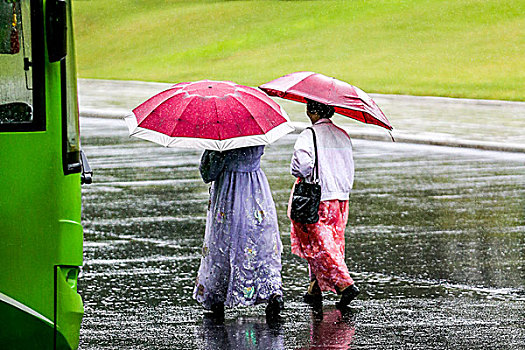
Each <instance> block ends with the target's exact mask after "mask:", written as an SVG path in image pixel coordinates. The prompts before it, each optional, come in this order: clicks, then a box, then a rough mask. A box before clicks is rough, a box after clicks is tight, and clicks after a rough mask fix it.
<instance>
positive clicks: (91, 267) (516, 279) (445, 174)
mask: <svg viewBox="0 0 525 350" xmlns="http://www.w3.org/2000/svg"><path fill="white" fill-rule="evenodd" d="M81 128H82V132H83V139H82V144H83V148H84V150H85V152H86V154H87V156H88V157H89V160H90V163H91V165H92V167H93V169H94V171H95V176H94V183H93V185H90V186H85V187H84V188H83V224H84V228H85V234H84V236H85V244H84V267H83V272H82V276H81V280H80V282H79V289H80V293H81V295H82V296H83V300H84V303H85V309H86V311H85V317H84V320H83V323H82V329H81V339H80V342H81V348H82V349H125V348H129V349H210V348H214V347H212V346H211V345H209V344H213V343H214V342H216V344H217V345H216V347H215V348H218V349H220V348H221V347H220V346H222V345H221V344H229V345H228V346H230V348H232V349H235V348H239V349H243V347H242V346H251V347H246V348H247V349H267V348H270V349H308V348H335V349H338V347H329V346H341V347H339V348H340V349H345V348H349V347H350V348H367V349H373V348H377V349H398V348H403V347H405V348H427V349H443V348H454V349H476V348H485V347H486V346H487V345H489V346H490V347H491V348H495V349H498V348H501V349H521V348H523V347H524V346H525V329H524V328H523V324H525V316H524V313H523V310H524V307H525V283H524V282H525V271H524V265H525V264H524V260H525V155H524V154H514V153H500V152H488V151H479V150H469V149H459V148H447V147H435V146H423V145H418V146H416V145H410V144H398V143H388V142H387V143H383V142H373V141H364V140H355V142H354V146H355V162H356V183H355V186H354V190H353V193H352V195H351V199H350V205H351V209H350V218H349V224H348V227H347V264H348V266H349V269H350V271H351V274H352V277H353V278H354V279H355V280H356V282H357V283H358V285H359V287H360V288H361V290H362V293H361V295H360V296H359V298H358V299H357V300H356V301H354V302H352V305H351V306H352V309H351V315H350V316H348V315H341V313H340V312H339V311H337V310H336V309H335V308H334V304H335V301H337V297H336V296H335V295H330V294H326V296H325V304H324V310H323V312H322V313H317V314H312V310H311V309H310V308H309V307H307V306H306V305H305V304H303V303H302V301H301V296H302V294H303V293H304V291H305V289H306V284H307V275H308V273H307V267H306V264H305V263H304V261H302V260H301V259H299V258H297V257H295V256H293V255H291V254H290V251H289V250H290V237H289V232H290V226H289V221H288V219H287V218H286V204H287V201H288V196H289V190H290V187H291V184H292V181H293V178H292V177H291V175H289V170H288V167H289V160H290V156H291V152H292V147H293V143H294V141H295V138H296V137H297V135H289V136H287V137H285V138H283V139H282V140H280V141H279V142H278V143H277V144H274V145H271V146H269V147H267V148H266V153H265V156H264V157H263V163H262V167H263V168H264V171H265V172H266V174H267V176H268V180H269V182H270V186H271V188H272V192H273V195H274V200H275V202H276V206H277V212H278V215H279V226H280V230H281V233H282V240H283V244H284V254H283V283H284V288H285V298H286V299H285V302H286V309H285V311H284V314H283V322H282V324H280V325H278V326H277V327H274V326H273V325H270V326H269V325H267V324H266V323H265V321H264V306H263V305H261V306H257V307H254V308H238V309H233V310H227V312H226V319H225V322H224V324H213V323H209V322H208V321H209V320H207V319H205V317H204V314H203V310H202V309H201V308H200V306H198V305H197V304H196V303H195V302H194V301H193V300H192V298H191V293H192V289H193V284H194V281H195V277H196V272H197V269H198V264H199V259H200V252H201V245H202V239H203V234H204V225H205V214H206V203H207V200H208V186H207V185H205V184H204V183H202V181H201V180H200V178H199V173H198V169H197V166H198V162H199V157H200V152H198V151H186V150H177V149H166V148H162V147H158V146H156V145H154V144H150V143H148V142H144V141H139V140H135V139H130V138H129V137H128V136H127V131H126V128H125V125H124V123H123V121H120V120H109V119H90V118H83V119H81ZM320 315H322V320H321V318H320ZM330 325H332V326H330ZM331 341H333V344H332V343H330V342H331ZM217 342H218V343H217ZM250 342H251V343H250ZM316 342H317V343H320V344H319V346H317V344H316ZM239 344H244V345H239ZM249 344H251V345H249ZM267 344H270V345H267ZM347 344H350V345H347ZM267 346H269V347H267ZM316 346H317V347H316Z"/></svg>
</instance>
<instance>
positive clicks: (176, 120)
mask: <svg viewBox="0 0 525 350" xmlns="http://www.w3.org/2000/svg"><path fill="white" fill-rule="evenodd" d="M194 99H195V97H191V98H190V100H189V101H188V103H186V106H184V108H183V109H182V110H181V111H180V113H179V115H180V116H182V114H183V113H184V111H186V108H188V106H189V105H190V103H191V102H193V100H194ZM179 120H180V119H175V120H174V122H173V128H172V129H171V130H170V133H169V134H168V136H169V137H173V136H171V135H173V132H175V128H176V127H177V124H178V123H179Z"/></svg>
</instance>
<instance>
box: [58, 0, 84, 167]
mask: <svg viewBox="0 0 525 350" xmlns="http://www.w3.org/2000/svg"><path fill="white" fill-rule="evenodd" d="M66 6H67V11H66V21H67V27H68V30H67V33H66V42H67V51H66V56H65V57H64V58H62V59H61V60H60V88H61V100H62V168H63V170H64V175H69V174H76V173H80V172H81V171H82V164H81V162H80V130H79V128H80V121H79V112H78V98H77V96H78V95H77V94H78V87H77V77H76V76H75V77H74V78H73V79H74V84H75V87H76V89H75V96H74V97H73V99H74V100H70V99H69V98H70V97H72V96H70V94H69V91H68V81H69V79H71V78H70V77H69V75H70V74H76V69H75V66H73V72H72V71H70V70H69V69H68V68H70V67H68V64H73V65H76V60H75V47H74V39H73V38H72V35H73V32H72V30H73V28H70V25H72V18H71V16H72V15H73V11H72V9H71V6H72V0H66ZM71 61H72V62H71ZM70 62H71V63H70ZM71 104H73V107H74V108H69V107H70V106H71ZM70 113H72V115H70ZM70 118H75V121H76V123H75V126H76V130H75V133H76V136H77V145H76V146H77V148H78V150H75V151H71V150H70V149H69V131H70V130H69V127H70V126H71V125H70V124H69V121H70Z"/></svg>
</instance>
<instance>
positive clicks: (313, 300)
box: [303, 292, 323, 306]
mask: <svg viewBox="0 0 525 350" xmlns="http://www.w3.org/2000/svg"><path fill="white" fill-rule="evenodd" d="M303 301H304V302H305V303H307V304H308V305H311V306H319V305H322V304H323V296H322V294H310V293H308V292H306V293H305V294H304V295H303Z"/></svg>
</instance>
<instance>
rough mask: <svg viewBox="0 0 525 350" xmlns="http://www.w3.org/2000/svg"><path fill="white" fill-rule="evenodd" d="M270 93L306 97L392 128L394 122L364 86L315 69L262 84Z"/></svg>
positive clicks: (353, 116) (346, 113)
mask: <svg viewBox="0 0 525 350" xmlns="http://www.w3.org/2000/svg"><path fill="white" fill-rule="evenodd" d="M259 88H260V89H262V90H263V91H265V92H266V93H267V94H268V95H270V96H277V97H281V98H285V99H288V100H292V101H298V102H303V103H306V99H310V100H314V101H317V102H321V103H324V104H327V105H330V106H333V107H334V108H335V112H336V113H339V114H342V115H344V116H347V117H350V118H352V119H356V120H359V121H360V122H363V123H367V124H375V125H379V126H382V127H383V128H386V129H388V130H392V125H391V124H390V122H389V121H388V119H387V118H386V116H385V115H384V114H383V112H382V111H381V109H379V107H378V106H377V105H376V103H375V102H374V101H373V100H372V99H371V98H370V96H368V95H367V94H366V93H365V92H364V91H363V90H361V89H359V88H358V87H356V86H353V85H350V84H348V83H345V82H343V81H340V80H337V79H335V78H331V77H327V76H326V75H322V74H319V73H314V72H295V73H291V74H288V75H285V76H282V77H280V78H277V79H275V80H272V81H270V82H268V83H266V84H263V85H261V86H259Z"/></svg>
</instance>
